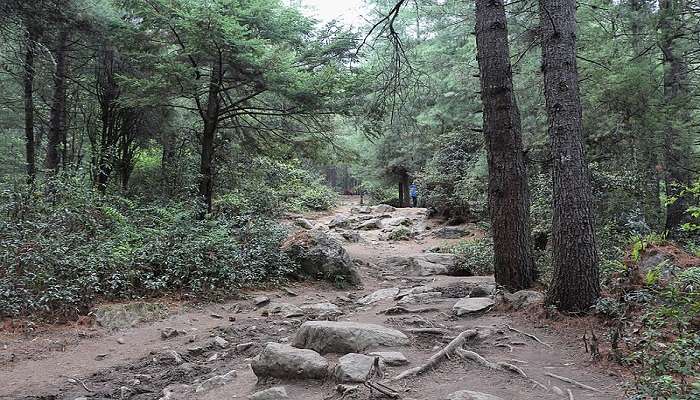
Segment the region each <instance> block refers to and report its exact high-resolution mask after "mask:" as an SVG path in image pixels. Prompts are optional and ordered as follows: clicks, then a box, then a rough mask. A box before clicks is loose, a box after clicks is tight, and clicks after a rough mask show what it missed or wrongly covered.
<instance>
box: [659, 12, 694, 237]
mask: <svg viewBox="0 0 700 400" xmlns="http://www.w3.org/2000/svg"><path fill="white" fill-rule="evenodd" d="M680 7H681V4H680V2H679V1H677V0H660V1H659V16H660V18H661V19H660V23H659V28H660V30H661V44H660V46H661V51H662V53H663V55H664V101H665V103H666V113H665V117H666V127H665V130H664V154H663V158H664V172H665V177H664V181H665V184H666V198H667V199H675V201H672V202H669V204H668V206H667V207H666V230H668V231H673V230H674V229H675V228H677V227H678V226H679V225H680V224H681V223H682V222H683V220H684V216H685V211H686V208H687V202H686V201H684V199H683V198H682V197H680V192H681V191H682V190H683V188H684V187H685V186H687V185H690V180H691V179H690V174H689V171H688V159H687V153H688V149H687V148H685V146H684V145H683V140H682V135H683V127H684V124H686V123H687V122H688V118H689V117H688V113H687V111H685V110H684V106H685V104H684V103H685V100H686V99H687V94H688V88H687V80H688V64H687V62H686V60H685V58H684V55H683V51H682V50H681V49H679V48H678V47H679V46H678V37H679V32H678V30H679V29H680V27H679V26H678V25H679V24H680V23H681V21H680V18H681V14H682V13H681V11H682V10H681V9H680ZM679 125H680V127H679Z"/></svg>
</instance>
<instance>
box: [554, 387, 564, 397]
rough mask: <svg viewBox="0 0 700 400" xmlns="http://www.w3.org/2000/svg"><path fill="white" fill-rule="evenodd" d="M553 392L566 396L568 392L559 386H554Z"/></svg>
mask: <svg viewBox="0 0 700 400" xmlns="http://www.w3.org/2000/svg"><path fill="white" fill-rule="evenodd" d="M552 392H554V394H556V395H557V396H565V395H566V394H565V393H564V391H563V390H561V389H560V388H559V387H558V386H552Z"/></svg>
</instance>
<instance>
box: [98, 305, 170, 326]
mask: <svg viewBox="0 0 700 400" xmlns="http://www.w3.org/2000/svg"><path fill="white" fill-rule="evenodd" d="M93 314H94V315H95V322H97V323H98V324H99V325H100V326H102V327H104V328H107V329H123V328H129V327H132V326H134V325H136V324H138V323H140V322H149V321H155V320H158V319H161V318H164V317H166V316H167V315H168V307H167V306H166V305H165V304H161V303H146V302H135V303H128V304H106V305H101V306H98V307H97V308H96V309H95V310H94V311H93Z"/></svg>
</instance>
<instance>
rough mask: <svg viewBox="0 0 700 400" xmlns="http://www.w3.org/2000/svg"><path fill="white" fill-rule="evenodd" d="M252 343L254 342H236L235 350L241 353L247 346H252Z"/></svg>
mask: <svg viewBox="0 0 700 400" xmlns="http://www.w3.org/2000/svg"><path fill="white" fill-rule="evenodd" d="M254 344H255V343H253V342H248V343H240V344H237V345H236V351H237V352H239V353H242V352H244V351H246V350H248V349H249V348H251V347H253V345H254Z"/></svg>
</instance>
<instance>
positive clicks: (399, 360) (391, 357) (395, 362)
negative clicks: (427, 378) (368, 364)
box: [369, 351, 408, 367]
mask: <svg viewBox="0 0 700 400" xmlns="http://www.w3.org/2000/svg"><path fill="white" fill-rule="evenodd" d="M369 355H370V356H374V357H379V358H381V359H382V362H384V364H386V365H388V366H391V367H399V366H402V365H406V364H408V359H407V358H406V356H404V355H403V353H399V352H398V351H376V352H374V353H369Z"/></svg>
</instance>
